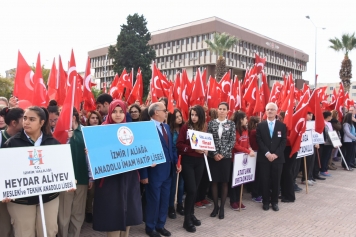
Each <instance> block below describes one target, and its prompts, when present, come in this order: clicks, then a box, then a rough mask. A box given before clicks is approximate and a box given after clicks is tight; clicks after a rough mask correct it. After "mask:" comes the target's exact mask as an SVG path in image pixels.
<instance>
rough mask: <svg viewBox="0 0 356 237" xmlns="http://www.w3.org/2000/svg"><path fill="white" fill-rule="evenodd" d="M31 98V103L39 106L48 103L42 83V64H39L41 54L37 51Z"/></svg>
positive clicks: (44, 86)
mask: <svg viewBox="0 0 356 237" xmlns="http://www.w3.org/2000/svg"><path fill="white" fill-rule="evenodd" d="M33 85H34V90H33V92H34V93H33V99H32V105H35V106H39V107H47V104H48V94H47V88H46V85H45V84H44V81H43V78H42V66H41V56H40V53H38V56H37V62H36V71H35V75H33Z"/></svg>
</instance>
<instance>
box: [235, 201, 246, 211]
mask: <svg viewBox="0 0 356 237" xmlns="http://www.w3.org/2000/svg"><path fill="white" fill-rule="evenodd" d="M236 205H237V208H238V209H240V202H237V203H236ZM241 210H246V206H245V205H244V204H243V203H242V202H241Z"/></svg>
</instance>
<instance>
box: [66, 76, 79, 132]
mask: <svg viewBox="0 0 356 237" xmlns="http://www.w3.org/2000/svg"><path fill="white" fill-rule="evenodd" d="M68 76H69V75H68ZM76 82H77V77H76V76H74V77H73V83H72V85H73V89H72V104H71V105H70V118H69V121H70V123H69V126H70V127H69V131H71V130H72V122H73V121H72V120H73V107H74V94H75V87H76Z"/></svg>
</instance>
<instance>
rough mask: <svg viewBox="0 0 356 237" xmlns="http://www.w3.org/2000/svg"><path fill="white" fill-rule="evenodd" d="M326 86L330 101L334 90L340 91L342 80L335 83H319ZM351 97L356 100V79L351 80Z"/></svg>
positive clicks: (319, 85)
mask: <svg viewBox="0 0 356 237" xmlns="http://www.w3.org/2000/svg"><path fill="white" fill-rule="evenodd" d="M324 86H326V94H327V95H328V101H330V100H331V95H332V94H333V90H334V89H335V90H336V93H338V92H339V89H340V82H333V83H318V87H324ZM349 97H350V99H352V100H354V101H356V81H353V82H351V85H350V91H349Z"/></svg>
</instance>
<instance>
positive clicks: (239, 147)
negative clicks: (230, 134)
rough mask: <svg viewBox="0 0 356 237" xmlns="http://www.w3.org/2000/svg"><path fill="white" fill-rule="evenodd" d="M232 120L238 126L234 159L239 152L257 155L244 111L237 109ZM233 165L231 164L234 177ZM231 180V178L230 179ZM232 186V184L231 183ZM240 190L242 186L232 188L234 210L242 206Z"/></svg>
mask: <svg viewBox="0 0 356 237" xmlns="http://www.w3.org/2000/svg"><path fill="white" fill-rule="evenodd" d="M232 121H233V122H234V123H235V126H236V142H235V146H234V148H233V149H232V160H234V159H233V158H234V154H235V153H238V152H240V153H241V152H242V153H247V154H249V155H250V156H255V152H254V151H253V150H252V148H251V146H250V140H249V137H248V130H247V123H248V120H247V117H246V114H245V113H244V112H240V111H236V112H235V113H234V114H233V116H232ZM232 171H233V166H231V177H232ZM230 180H231V179H230ZM229 186H230V187H231V185H229ZM240 191H241V186H237V187H235V188H231V189H230V207H231V209H232V210H234V211H237V210H239V207H240V201H241V200H240ZM241 209H246V206H245V205H243V204H242V203H241Z"/></svg>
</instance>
